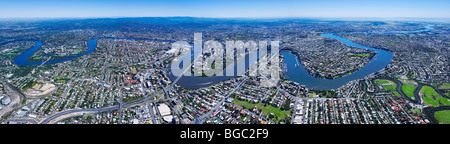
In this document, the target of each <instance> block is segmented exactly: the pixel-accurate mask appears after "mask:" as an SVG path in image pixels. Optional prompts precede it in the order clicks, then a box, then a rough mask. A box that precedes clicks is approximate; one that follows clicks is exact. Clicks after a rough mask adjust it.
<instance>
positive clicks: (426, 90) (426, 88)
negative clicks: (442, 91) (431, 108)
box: [419, 86, 439, 97]
mask: <svg viewBox="0 0 450 144" xmlns="http://www.w3.org/2000/svg"><path fill="white" fill-rule="evenodd" d="M419 93H421V94H425V95H426V96H427V97H431V96H439V94H438V93H437V92H436V91H435V90H434V89H433V88H432V87H429V86H423V87H422V89H420V92H419Z"/></svg>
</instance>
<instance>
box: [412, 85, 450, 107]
mask: <svg viewBox="0 0 450 144" xmlns="http://www.w3.org/2000/svg"><path fill="white" fill-rule="evenodd" d="M419 93H420V94H421V95H425V97H424V98H423V101H425V102H426V103H427V104H431V105H433V106H439V103H441V104H442V105H450V100H449V99H446V98H444V97H442V96H440V95H439V93H437V92H436V91H435V90H434V89H433V88H432V87H429V86H423V87H422V89H420V92H419Z"/></svg>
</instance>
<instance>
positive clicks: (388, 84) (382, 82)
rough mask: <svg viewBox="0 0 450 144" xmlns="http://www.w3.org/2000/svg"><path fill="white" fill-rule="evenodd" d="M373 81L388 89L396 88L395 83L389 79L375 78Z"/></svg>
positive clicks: (393, 89)
mask: <svg viewBox="0 0 450 144" xmlns="http://www.w3.org/2000/svg"><path fill="white" fill-rule="evenodd" d="M375 83H377V84H378V85H382V86H384V88H386V90H388V91H395V88H397V84H396V83H394V82H392V81H390V80H379V79H377V80H375Z"/></svg>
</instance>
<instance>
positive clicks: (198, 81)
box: [0, 25, 432, 90]
mask: <svg viewBox="0 0 450 144" xmlns="http://www.w3.org/2000/svg"><path fill="white" fill-rule="evenodd" d="M430 30H432V28H431V26H430V25H428V26H426V27H425V29H422V30H416V31H391V32H341V33H380V34H385V33H419V32H425V31H430ZM321 36H324V37H329V38H334V39H337V40H339V41H341V42H342V43H344V44H345V45H348V46H351V47H356V48H362V49H367V50H372V51H375V52H376V53H377V54H376V55H375V57H374V58H373V60H372V61H371V62H369V63H368V64H367V65H366V66H365V67H363V68H361V69H360V70H359V71H356V72H354V73H352V74H350V75H347V76H344V77H341V78H337V79H332V80H330V79H320V78H314V77H313V76H311V75H310V74H309V73H308V72H307V71H306V70H305V68H304V67H303V65H301V63H300V62H299V60H298V57H297V56H295V55H294V54H292V53H289V52H281V53H280V54H282V55H283V56H284V62H283V65H286V69H287V71H284V74H285V76H287V78H288V79H289V80H291V81H295V82H297V83H299V84H302V85H305V86H306V87H308V88H311V89H321V90H329V89H336V88H339V87H341V86H343V85H345V84H346V83H348V82H349V81H353V80H356V79H361V78H364V77H365V76H367V75H370V74H372V73H375V72H377V71H379V70H381V69H383V68H384V67H386V65H388V64H389V63H390V61H391V60H392V58H393V56H392V54H391V53H389V52H387V51H384V50H381V49H375V48H370V47H367V46H363V45H359V44H356V43H353V42H352V41H350V40H348V39H346V38H343V37H339V36H336V35H334V33H326V34H321ZM98 39H125V40H149V41H163V42H174V41H169V40H157V39H139V38H111V37H100V38H94V39H91V40H88V42H87V45H88V50H87V51H86V52H84V53H81V54H78V55H75V56H71V57H67V58H64V59H57V60H50V61H48V62H46V63H45V64H54V63H59V62H64V61H68V60H72V59H75V58H78V57H80V56H84V55H86V54H89V53H91V52H93V51H95V48H96V46H97V40H98ZM16 41H33V42H35V43H36V45H35V46H33V47H32V48H30V49H29V50H27V51H26V52H24V53H22V54H21V55H19V56H18V57H17V58H15V59H14V63H15V64H17V65H24V66H28V65H41V64H42V63H43V61H42V62H28V61H27V58H28V57H29V56H31V55H32V54H33V53H34V52H35V51H36V50H38V49H39V48H40V47H41V46H42V45H43V44H42V42H41V41H37V40H16ZM12 42H15V41H12ZM7 43H10V42H7ZM3 44H6V43H2V44H0V45H3ZM193 55H194V54H191V56H193ZM188 56H189V55H188ZM255 57H257V56H255V55H252V56H249V55H247V56H246V58H245V61H244V60H243V59H241V60H240V61H238V62H236V64H235V66H234V71H235V72H234V73H235V75H238V74H240V73H241V72H242V71H241V72H237V65H241V64H244V63H245V69H247V68H248V65H249V64H248V63H249V58H251V59H252V61H253V59H254V58H255ZM231 68H232V67H228V68H227V69H226V70H229V69H231ZM226 70H225V71H224V74H225V72H226ZM169 77H170V78H171V79H172V80H174V79H175V78H176V76H174V75H173V74H172V73H171V72H170V71H169ZM233 77H234V76H215V77H196V76H184V77H183V78H181V79H180V80H179V81H178V84H179V85H180V86H182V87H185V88H200V87H206V86H210V85H213V84H216V83H219V82H221V81H224V80H227V79H230V78H233Z"/></svg>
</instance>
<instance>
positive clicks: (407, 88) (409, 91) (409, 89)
mask: <svg viewBox="0 0 450 144" xmlns="http://www.w3.org/2000/svg"><path fill="white" fill-rule="evenodd" d="M415 89H416V87H415V86H413V85H408V84H404V85H403V86H402V91H403V93H405V95H406V96H408V97H410V98H413V97H414V90H415Z"/></svg>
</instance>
